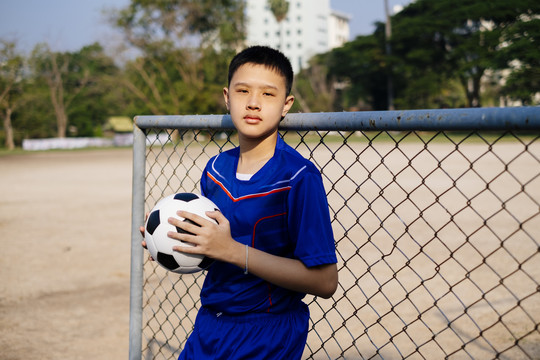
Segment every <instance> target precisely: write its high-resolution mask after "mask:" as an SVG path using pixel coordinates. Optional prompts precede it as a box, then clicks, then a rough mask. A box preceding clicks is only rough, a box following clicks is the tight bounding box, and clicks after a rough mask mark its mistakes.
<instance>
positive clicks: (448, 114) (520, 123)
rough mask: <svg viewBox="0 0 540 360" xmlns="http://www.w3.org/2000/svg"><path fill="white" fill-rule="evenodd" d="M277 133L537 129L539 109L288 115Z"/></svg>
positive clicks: (153, 124)
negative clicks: (305, 131)
mask: <svg viewBox="0 0 540 360" xmlns="http://www.w3.org/2000/svg"><path fill="white" fill-rule="evenodd" d="M135 124H136V125H137V126H138V127H139V128H142V129H149V128H158V129H170V128H177V129H223V130H232V129H234V125H233V123H232V120H231V117H230V115H163V116H161V115H140V116H136V117H135ZM280 129H281V130H319V131H330V130H339V131H357V130H364V131H370V130H371V131H405V130H426V131H429V130H433V131H442V130H540V106H524V107H508V108H494V107H491V108H461V109H436V110H396V111H359V112H326V113H324V112H323V113H290V114H288V115H287V116H286V117H285V118H284V119H283V121H282V122H281V124H280Z"/></svg>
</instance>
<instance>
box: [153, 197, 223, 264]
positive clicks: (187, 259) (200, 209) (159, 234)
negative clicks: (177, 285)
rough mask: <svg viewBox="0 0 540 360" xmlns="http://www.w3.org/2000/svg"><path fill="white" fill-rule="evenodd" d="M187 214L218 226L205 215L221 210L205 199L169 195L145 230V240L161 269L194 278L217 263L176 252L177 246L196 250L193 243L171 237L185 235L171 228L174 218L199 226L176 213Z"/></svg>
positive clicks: (177, 229)
mask: <svg viewBox="0 0 540 360" xmlns="http://www.w3.org/2000/svg"><path fill="white" fill-rule="evenodd" d="M178 210H184V211H187V212H190V213H193V214H197V215H199V216H202V217H203V218H205V219H208V220H210V221H213V222H216V221H215V220H214V219H211V218H209V217H208V216H206V215H205V212H206V211H215V210H219V209H218V207H217V206H216V205H215V204H214V203H213V202H212V201H210V200H209V199H207V198H205V197H204V196H201V195H197V194H192V193H178V194H173V195H169V196H167V197H165V198H163V199H161V200H160V201H158V203H157V204H156V205H155V206H154V208H153V209H152V211H150V214H149V215H148V218H147V219H146V224H145V227H144V230H145V234H144V239H145V241H146V246H147V248H148V251H149V252H150V255H151V256H152V258H154V260H156V261H157V263H158V264H159V265H161V266H162V267H164V268H165V269H167V270H169V271H172V272H175V273H179V274H192V273H196V272H199V271H202V270H204V269H206V268H208V267H209V266H210V265H211V264H212V263H213V260H212V259H211V258H208V257H206V256H204V255H196V254H184V253H180V252H178V251H174V250H173V249H172V248H173V246H178V245H180V246H193V245H191V244H189V243H186V242H183V241H178V240H175V239H171V238H170V237H168V236H167V232H168V231H177V232H182V233H186V232H184V231H183V230H182V229H180V228H178V227H176V226H173V225H171V224H169V222H168V221H167V219H168V218H170V217H175V218H177V219H180V220H184V221H187V222H189V223H191V224H194V225H198V224H196V223H194V222H192V221H190V220H187V219H184V218H182V217H179V216H178V215H177V214H176V212H177V211H178Z"/></svg>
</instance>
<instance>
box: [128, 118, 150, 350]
mask: <svg viewBox="0 0 540 360" xmlns="http://www.w3.org/2000/svg"><path fill="white" fill-rule="evenodd" d="M145 161H146V135H145V133H144V131H143V130H141V129H140V128H139V127H137V126H135V127H134V129H133V179H132V181H133V184H132V214H131V216H132V217H131V275H130V303H129V306H130V314H129V359H130V360H140V359H141V358H142V292H143V248H142V246H141V234H140V232H139V226H140V224H142V223H143V221H144V193H145V191H144V182H145Z"/></svg>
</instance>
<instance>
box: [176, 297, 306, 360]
mask: <svg viewBox="0 0 540 360" xmlns="http://www.w3.org/2000/svg"><path fill="white" fill-rule="evenodd" d="M308 326H309V309H308V307H307V305H305V304H304V303H302V304H301V306H300V307H299V308H297V309H294V310H291V311H289V312H287V313H283V314H272V313H268V314H267V313H261V314H259V313H256V314H245V315H226V314H220V313H217V314H216V313H214V312H212V311H210V310H208V309H206V308H201V309H200V310H199V313H198V314H197V319H196V320H195V328H194V329H193V332H192V333H191V335H190V336H189V339H188V340H187V342H186V344H185V346H184V349H183V350H182V353H181V354H180V356H179V357H178V359H179V360H208V359H213V360H217V359H222V360H240V359H246V360H248V359H249V360H254V359H273V360H279V359H287V360H289V359H291V360H292V359H301V357H302V353H303V351H304V347H305V345H306V340H307V333H308Z"/></svg>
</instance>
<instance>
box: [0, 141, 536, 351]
mask: <svg viewBox="0 0 540 360" xmlns="http://www.w3.org/2000/svg"><path fill="white" fill-rule="evenodd" d="M332 146H334V147H335V146H337V145H335V144H334V145H332ZM355 146H358V148H357V149H356V150H355V151H357V152H360V151H361V152H362V157H360V158H356V156H355V154H354V153H353V152H352V151H349V150H348V149H347V148H344V149H340V150H339V151H338V158H339V162H340V163H339V164H337V163H332V164H330V165H328V166H325V174H326V175H325V182H326V186H327V189H330V183H336V184H337V185H336V188H335V189H333V190H331V191H330V194H329V201H330V203H331V206H332V210H331V215H332V216H335V218H336V219H337V220H336V222H335V223H334V226H335V227H334V232H335V236H336V239H337V241H338V252H339V254H340V255H339V257H338V258H339V264H338V265H339V266H340V269H341V270H340V287H339V289H338V292H337V293H336V295H335V296H334V300H335V301H336V303H335V304H334V302H333V301H332V300H327V301H324V302H319V303H318V304H311V306H310V308H311V310H312V321H314V322H316V324H313V327H312V330H314V331H312V332H310V335H309V336H308V347H307V348H306V355H309V354H310V353H311V354H312V355H313V356H312V358H314V359H329V358H331V359H335V358H342V359H348V360H352V359H360V358H371V357H372V358H377V359H378V358H384V359H392V360H393V359H399V358H402V356H406V355H411V356H410V357H408V358H414V359H416V358H437V359H438V358H444V354H445V353H446V354H448V353H451V352H454V356H451V358H452V359H462V358H463V359H470V358H471V356H472V358H478V359H481V358H492V357H493V354H494V352H496V351H502V350H504V349H506V348H507V347H512V345H513V344H514V342H515V338H520V337H523V339H521V341H520V347H519V348H514V349H513V350H511V351H506V352H505V353H504V355H503V356H500V358H504V359H530V358H534V359H540V357H538V356H537V354H539V353H540V350H539V349H540V333H539V332H538V326H537V324H538V323H539V322H540V317H539V315H538V314H540V310H539V309H540V301H539V300H540V297H539V296H540V293H538V292H537V288H538V283H539V282H540V266H539V260H540V257H539V255H538V245H537V241H538V237H537V236H538V234H539V229H540V219H539V218H538V215H537V213H538V199H540V186H537V185H538V181H539V180H540V179H539V178H538V177H537V175H535V174H538V160H537V159H538V158H539V156H538V155H539V154H540V149H539V147H538V146H539V145H538V144H535V146H534V147H530V148H529V151H531V153H533V154H534V156H529V155H525V156H523V155H520V154H521V152H522V151H523V146H516V145H515V144H506V143H503V144H501V146H496V147H495V148H494V151H493V155H484V152H485V146H477V145H476V144H475V145H471V146H467V148H466V149H464V150H463V151H464V152H466V153H467V154H468V156H470V157H471V158H476V159H478V160H477V161H476V162H475V164H474V168H473V169H474V171H468V169H469V163H468V162H464V161H463V155H461V154H460V153H455V154H448V147H447V146H438V145H435V146H433V147H431V148H430V149H431V153H430V154H429V155H428V154H420V152H421V150H422V145H421V144H416V143H411V144H404V145H403V146H400V149H401V150H400V151H392V149H393V147H392V146H390V145H389V144H383V145H381V146H380V147H378V148H377V151H378V153H375V152H374V151H373V150H372V149H364V148H363V146H364V145H363V144H362V143H359V144H358V145H355ZM206 150H207V151H208V152H209V153H214V151H215V150H216V149H213V148H212V149H206ZM300 150H302V151H303V152H305V153H306V155H307V151H306V149H300ZM336 150H337V149H332V151H336ZM196 151H198V150H195V152H196ZM402 151H403V153H402ZM180 153H182V152H180ZM417 153H418V155H414V156H412V155H410V154H417ZM182 154H183V153H182ZM186 154H187V155H186V156H188V157H187V158H186V159H191V157H190V156H191V155H190V154H189V152H186ZM379 154H386V155H384V157H385V161H384V166H380V156H379ZM404 154H407V156H406V157H405V156H404ZM176 156H177V155H175V156H172V157H170V154H168V153H162V152H158V155H157V156H156V158H155V159H150V161H155V162H157V163H161V162H162V161H165V162H167V163H168V162H170V163H172V164H177V163H178V162H179V161H180V160H181V159H177V158H176ZM182 156H184V155H182ZM331 157H332V156H331V152H328V151H326V150H325V149H324V148H323V149H321V150H317V161H318V162H319V165H320V164H326V162H327V161H329V160H330V159H331ZM193 158H196V156H195V155H194V156H193ZM186 159H184V160H186ZM206 159H207V157H206V156H205V157H202V158H198V159H197V161H193V162H191V161H184V164H187V165H186V166H190V164H193V163H195V162H201V164H202V163H204V162H205V161H206ZM407 159H413V160H407ZM435 159H439V160H438V161H440V162H441V163H442V164H443V167H444V171H441V170H434V169H436V168H437V161H436V160H435ZM501 159H503V160H504V161H511V165H509V169H510V170H511V173H512V175H511V176H510V175H508V174H503V175H500V172H501V169H503V170H504V166H503V165H502V164H501ZM512 159H517V160H512ZM408 161H409V162H410V163H411V164H412V165H413V166H414V169H415V170H414V171H413V170H411V169H408V168H407V169H403V168H404V166H406V164H407V162H408ZM198 166H202V165H198ZM197 168H198V167H195V168H186V169H184V168H183V166H181V167H179V168H177V167H176V166H170V167H165V168H164V169H163V170H160V169H159V168H158V167H156V169H154V171H155V173H156V174H159V173H160V172H161V174H163V175H164V176H163V177H159V178H158V177H157V178H156V181H155V183H156V186H155V188H152V189H150V198H152V197H155V198H159V197H160V196H161V195H162V194H161V193H160V191H161V190H160V189H165V190H164V191H165V192H169V191H170V190H171V189H173V188H174V189H176V188H178V187H177V185H178V184H179V183H180V182H181V181H183V179H184V177H183V175H182V174H185V173H186V172H189V173H190V176H193V177H194V179H196V178H197V177H198V175H197V174H195V173H196V172H197V171H198V170H196V169H197ZM199 169H200V168H199ZM343 169H347V173H348V174H349V176H345V177H344V176H343V172H344V171H343ZM173 174H175V175H173ZM179 174H180V175H182V180H181V179H180V175H179ZM392 174H398V175H394V176H392ZM479 174H481V175H480V176H479ZM131 176H132V152H131V149H107V150H80V151H54V152H38V153H27V154H15V155H2V156H0V189H1V190H0V230H1V234H2V235H3V236H2V237H1V240H0V241H1V244H2V247H1V248H2V252H1V254H2V256H1V257H0V274H1V275H2V280H1V282H0V349H1V351H0V359H1V360H19V359H45V360H47V359H126V358H128V352H129V351H128V346H129V339H128V333H129V271H130V228H131V225H130V223H131V219H130V216H131ZM175 176H178V177H179V178H178V179H175ZM450 177H451V178H454V179H458V180H457V181H456V182H455V186H456V187H455V188H452V183H451V181H449V178H450ZM480 177H482V178H485V179H488V182H489V183H490V186H489V191H484V190H485V189H486V184H485V183H484V182H483V181H479V178H480ZM393 178H394V181H395V182H393V181H392V179H393ZM423 178H425V180H422V179H423ZM170 179H172V181H171V182H169V180H170ZM366 179H369V180H366ZM531 179H532V180H531ZM162 182H163V184H161V183H162ZM520 183H526V184H527V185H526V186H525V188H526V189H527V196H524V195H523V194H521V195H517V196H516V195H515V194H516V193H519V192H520V185H519V184H520ZM398 184H399V186H398ZM424 184H426V186H424ZM184 186H186V187H188V188H189V186H191V183H190V182H189V181H188V182H187V185H186V184H184ZM381 189H384V191H382V190H381ZM448 189H451V190H448ZM147 191H148V189H147ZM407 194H408V195H407ZM495 194H496V195H495ZM471 198H472V200H467V199H471ZM344 199H347V200H346V206H344V205H343V203H344ZM501 201H503V202H504V209H503V208H502V207H501ZM506 210H508V211H506ZM451 217H452V221H450V218H451ZM484 219H488V220H484ZM519 221H524V222H525V223H526V224H525V225H524V226H523V230H524V231H515V229H517V228H518V226H519ZM483 224H487V225H488V226H487V227H485V226H483ZM405 225H407V227H406V228H405ZM514 231H515V233H514ZM435 233H436V234H435ZM368 234H369V237H368ZM502 239H504V247H502V246H501V240H502ZM420 249H422V251H420ZM481 255H484V256H486V257H487V260H485V261H484V260H482V256H481ZM520 262H521V263H522V265H521V266H519V263H520ZM518 266H519V268H518ZM145 268H146V271H145V273H146V275H145V276H146V281H147V283H146V284H147V286H148V287H149V291H148V293H146V295H145V299H144V301H145V310H144V312H145V316H144V319H145V321H148V322H149V324H150V326H149V327H146V328H145V330H144V335H143V347H145V351H144V356H145V358H150V357H151V355H152V354H154V355H155V358H156V359H167V358H170V356H171V355H172V354H174V355H172V356H176V355H177V352H178V348H179V347H180V343H181V342H182V341H183V340H184V339H185V336H186V335H187V332H188V331H189V330H190V327H191V325H192V322H191V320H192V318H193V316H194V314H195V311H196V309H194V308H192V309H191V310H183V309H185V308H186V306H189V304H188V302H189V301H188V300H189V299H188V298H189V296H185V297H184V294H186V292H184V288H183V286H184V285H183V284H184V283H183V282H177V281H178V278H177V277H175V278H174V279H172V278H171V279H170V280H171V281H170V282H169V281H168V280H167V278H170V274H166V273H165V272H164V271H163V270H159V269H157V270H156V265H155V264H148V263H147V264H146V266H145ZM501 278H502V279H503V280H502V281H501ZM190 279H191V280H190ZM462 279H465V280H462ZM185 280H186V282H187V283H186V286H187V285H190V282H192V281H193V280H194V278H187V277H186V278H185ZM169 287H174V289H175V291H172V292H171V293H169V294H168V295H167V296H165V295H164V294H167V293H168V292H169V291H170V290H171V289H169ZM153 289H157V290H156V291H154V290H153ZM535 290H536V291H535ZM192 291H195V292H196V291H197V289H196V288H194V289H193V290H192ZM407 293H408V295H406V294H407ZM149 294H150V295H149ZM176 295H178V299H177V298H176ZM192 295H193V296H194V297H193V300H195V299H196V294H192ZM148 296H151V298H150V299H149V298H148ZM165 297H167V299H165ZM435 298H436V299H438V300H437V305H436V307H434V306H433V302H434V299H435ZM520 298H521V299H523V301H519V300H518V299H520ZM164 299H165V300H164ZM307 300H308V301H311V299H310V298H307ZM162 301H163V302H162ZM172 304H175V305H174V306H175V307H176V304H180V306H178V307H177V308H176V310H173V309H172V308H171V306H172ZM464 307H466V308H467V315H465V316H462V314H463V309H464ZM175 312H176V313H177V314H176V316H173V317H172V318H170V321H171V323H169V322H167V323H166V326H164V327H163V328H161V325H160V324H162V321H164V319H165V318H168V316H169V315H171V314H173V313H175ZM180 313H181V314H180ZM149 314H155V317H154V318H150V319H149ZM184 315H187V316H186V317H184ZM179 317H181V318H182V320H180V318H179ZM321 319H324V320H322V321H320V320H321ZM500 319H502V322H500V321H499V320H500ZM157 320H159V322H158V321H157ZM449 321H451V329H449V328H448V322H449ZM173 323H174V324H173ZM177 325H179V327H178V328H176V330H170V329H169V328H170V326H177ZM405 325H406V326H405ZM535 326H536V327H535ZM482 327H483V328H484V329H485V328H488V330H487V331H485V332H483V337H481V338H480V339H478V336H479V333H480V332H481V331H482V330H481V328H482ZM156 329H160V330H156ZM153 330H155V331H156V332H157V333H156V334H154V333H153V332H152V331H153ZM161 330H163V332H161ZM171 333H174V335H171ZM390 333H392V334H397V335H396V336H393V337H392V338H391V339H390V337H389V336H390ZM329 338H331V340H329V341H327V342H325V343H324V344H323V343H321V342H322V341H325V340H323V339H329ZM431 338H435V342H433V341H430V339H431ZM149 343H150V344H149ZM463 343H467V346H466V349H465V350H466V353H464V352H463V351H460V348H461V347H462V344H463ZM420 344H421V346H420ZM374 345H376V346H377V347H378V349H379V350H377V352H375V347H374ZM419 346H420V350H419V352H417V351H418V350H417V349H415V348H417V347H419ZM443 347H444V349H445V350H444V351H441V348H443ZM397 348H399V351H398V350H397ZM171 353H172V354H171ZM339 354H343V355H341V356H342V357H340V355H339ZM359 354H362V356H360V355H359ZM526 354H528V355H526ZM531 354H534V355H532V356H533V357H530V356H531Z"/></svg>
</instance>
